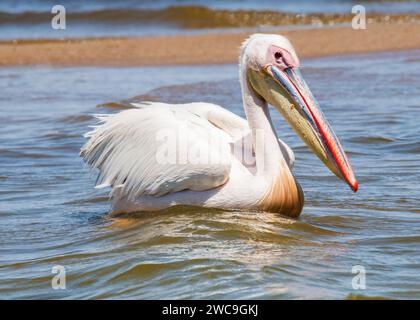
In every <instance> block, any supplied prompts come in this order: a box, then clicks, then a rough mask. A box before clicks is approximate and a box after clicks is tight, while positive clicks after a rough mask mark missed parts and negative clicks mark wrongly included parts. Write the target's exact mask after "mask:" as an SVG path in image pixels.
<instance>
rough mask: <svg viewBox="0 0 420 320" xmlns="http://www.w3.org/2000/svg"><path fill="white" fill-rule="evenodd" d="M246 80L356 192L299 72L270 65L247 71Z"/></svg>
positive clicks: (336, 143) (345, 163) (340, 150)
mask: <svg viewBox="0 0 420 320" xmlns="http://www.w3.org/2000/svg"><path fill="white" fill-rule="evenodd" d="M248 78H249V81H250V83H251V85H252V86H253V88H254V89H255V90H256V91H257V92H258V93H259V94H260V95H261V96H263V97H264V99H265V100H266V101H267V102H268V103H269V104H271V105H273V106H274V107H276V109H278V110H279V112H280V113H281V114H282V115H283V116H284V118H285V119H286V121H287V122H288V123H289V124H290V125H291V127H292V128H293V129H294V130H295V131H296V133H297V134H298V135H299V136H300V137H301V138H302V140H303V141H304V142H305V143H306V144H307V145H308V146H309V147H310V148H311V149H312V151H313V152H314V153H315V154H316V155H317V156H318V157H319V158H320V159H321V161H322V162H323V163H324V164H325V165H326V166H327V167H328V168H329V169H330V170H331V171H332V172H333V173H334V174H335V175H336V176H337V177H339V178H340V179H343V180H344V181H346V182H347V183H348V185H349V186H350V187H351V189H352V190H353V191H354V192H356V191H357V189H358V183H357V180H356V177H355V175H354V173H353V169H352V167H351V165H350V162H349V160H348V158H347V155H346V153H345V152H344V149H343V147H342V146H341V144H340V141H339V140H338V138H337V136H336V135H335V133H334V131H333V129H332V128H331V126H330V125H329V123H328V121H327V119H326V118H325V116H324V115H323V113H322V110H321V108H320V107H319V105H318V103H317V101H316V100H315V98H314V96H313V95H312V92H311V91H310V90H309V88H308V86H307V85H306V82H305V80H304V79H303V78H302V75H301V73H300V71H299V69H298V68H286V69H284V70H281V69H280V68H277V67H276V66H274V65H271V64H270V65H266V66H265V67H264V70H263V72H258V71H255V70H252V69H249V72H248Z"/></svg>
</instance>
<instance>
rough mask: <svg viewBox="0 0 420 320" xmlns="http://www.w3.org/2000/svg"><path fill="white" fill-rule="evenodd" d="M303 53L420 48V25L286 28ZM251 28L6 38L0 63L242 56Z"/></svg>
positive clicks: (162, 61) (132, 62)
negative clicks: (129, 35)
mask: <svg viewBox="0 0 420 320" xmlns="http://www.w3.org/2000/svg"><path fill="white" fill-rule="evenodd" d="M281 34H283V35H285V36H287V37H288V38H289V39H290V40H291V41H292V43H293V44H294V46H295V48H296V49H297V51H298V53H299V55H300V56H301V57H319V56H327V55H338V54H350V53H367V52H376V51H391V50H407V49H420V37H418V36H416V35H418V34H420V24H415V23H411V24H371V25H368V28H367V29H366V30H353V29H352V28H351V27H349V26H346V27H331V28H319V29H299V30H288V31H282V32H281ZM249 35H250V33H245V32H238V33H211V34H204V35H203V34H202V35H182V36H159V37H142V38H97V39H94V38H86V39H72V40H15V41H3V42H0V66H19V65H22V66H23V65H57V66H106V65H110V66H147V65H174V64H179V65H188V64H221V63H234V62H236V61H237V59H238V58H237V57H238V54H239V47H240V45H241V42H242V41H243V40H244V39H245V38H246V37H247V36H249Z"/></svg>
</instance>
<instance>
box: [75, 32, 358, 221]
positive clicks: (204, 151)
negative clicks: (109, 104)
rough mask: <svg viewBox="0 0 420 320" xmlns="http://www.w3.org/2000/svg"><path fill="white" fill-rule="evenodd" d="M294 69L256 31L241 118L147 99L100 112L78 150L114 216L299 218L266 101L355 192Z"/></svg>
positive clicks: (287, 153) (285, 154) (248, 43)
mask: <svg viewBox="0 0 420 320" xmlns="http://www.w3.org/2000/svg"><path fill="white" fill-rule="evenodd" d="M299 66H300V63H299V58H298V56H297V54H296V52H295V49H294V48H293V46H292V44H291V43H290V42H289V40H288V39H287V38H285V37H283V36H281V35H270V34H254V35H252V36H250V37H249V38H248V39H247V40H245V42H244V43H243V44H242V47H241V51H240V58H239V69H240V70H239V77H240V84H241V90H242V100H243V107H244V110H245V114H246V120H245V119H243V118H241V117H239V116H237V115H236V114H234V113H232V112H230V111H228V110H226V109H224V108H222V107H220V106H218V105H214V104H210V103H204V102H195V103H188V104H166V103H156V102H145V103H140V104H133V107H134V108H132V109H128V110H124V111H122V112H120V113H117V114H112V115H97V117H98V118H99V120H100V121H99V123H98V125H96V126H94V127H93V130H91V131H90V132H88V133H87V134H86V136H87V137H88V138H89V140H88V141H87V143H86V144H85V145H84V146H83V147H82V149H81V153H80V154H81V156H82V157H83V158H84V160H85V161H86V162H87V163H88V164H89V165H90V166H91V167H92V168H96V169H99V176H98V184H99V185H98V186H97V187H111V188H112V192H111V195H112V212H113V213H129V212H142V211H154V210H162V209H166V208H169V207H172V206H177V205H182V206H198V207H206V208H217V209H223V210H247V211H250V210H251V211H254V210H255V211H270V212H278V213H280V214H282V215H286V216H289V217H293V218H296V217H298V216H299V215H300V213H301V211H302V208H303V203H304V195H303V191H302V188H301V187H300V185H299V183H298V182H297V181H296V178H295V177H294V175H293V174H292V168H293V163H294V160H295V157H294V154H293V151H292V150H291V149H290V148H289V147H288V146H287V145H286V144H285V143H284V142H283V141H282V140H280V139H279V138H278V137H277V134H276V131H275V130H274V127H273V123H272V120H271V117H270V112H269V108H268V105H271V106H273V107H274V108H275V109H277V111H278V112H280V114H281V115H282V116H283V117H284V118H285V119H286V121H287V122H288V124H289V125H290V126H291V127H292V128H293V129H294V131H295V132H296V133H297V134H298V135H299V136H300V137H301V139H302V140H303V141H304V142H305V143H306V144H307V145H308V146H309V148H310V149H311V150H312V151H313V152H314V153H315V154H316V155H317V156H318V157H319V159H320V160H321V161H322V162H323V163H324V164H325V165H326V166H327V167H328V168H329V169H330V170H331V171H332V172H333V173H334V174H335V175H336V176H337V177H338V178H340V179H342V180H344V181H345V182H346V183H347V184H348V185H349V186H350V188H351V189H352V190H353V191H354V192H356V191H357V188H358V183H357V180H356V178H355V175H354V173H353V170H352V167H351V165H350V162H349V160H348V158H347V156H346V153H345V152H344V150H343V147H342V146H341V144H340V142H339V140H338V138H337V136H336V135H335V133H334V131H333V129H332V128H331V126H330V125H329V123H328V122H327V120H326V118H325V117H324V115H323V113H322V111H321V109H320V107H319V105H318V103H317V101H316V100H315V98H314V96H313V95H312V93H311V91H310V89H309V88H308V86H307V84H306V82H305V81H304V79H303V78H302V75H301V73H300V71H299ZM197 155H198V156H197Z"/></svg>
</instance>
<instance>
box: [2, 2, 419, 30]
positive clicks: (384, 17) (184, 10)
mask: <svg viewBox="0 0 420 320" xmlns="http://www.w3.org/2000/svg"><path fill="white" fill-rule="evenodd" d="M352 18H353V16H352V15H351V14H324V13H311V14H296V13H288V12H279V11H270V10H263V11H260V10H258V11H256V10H221V9H210V8H207V7H203V6H173V7H167V8H163V9H156V10H151V9H103V10H97V11H88V12H86V11H84V12H82V11H79V12H68V13H67V20H68V21H71V22H72V23H89V24H92V23H106V24H120V25H121V24H129V25H132V24H141V25H144V24H154V23H155V24H162V23H163V24H171V25H176V26H178V27H180V28H184V29H202V28H234V27H257V26H283V25H301V24H305V25H307V24H309V25H331V24H337V23H348V22H350V21H351V19H352ZM369 19H370V20H369V21H372V22H414V21H418V20H419V19H420V15H418V14H417V15H410V14H380V13H373V12H372V13H370V14H369ZM50 20H51V13H49V12H39V11H38V12H36V11H27V12H22V13H11V12H5V11H1V12H0V24H37V23H38V24H39V23H47V22H49V21H50Z"/></svg>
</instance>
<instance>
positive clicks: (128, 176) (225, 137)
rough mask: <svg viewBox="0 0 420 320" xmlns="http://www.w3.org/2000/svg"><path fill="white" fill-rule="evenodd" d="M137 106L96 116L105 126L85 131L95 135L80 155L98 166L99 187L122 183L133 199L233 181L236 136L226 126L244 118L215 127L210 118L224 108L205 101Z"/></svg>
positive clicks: (121, 186)
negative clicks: (233, 156) (230, 177)
mask: <svg viewBox="0 0 420 320" xmlns="http://www.w3.org/2000/svg"><path fill="white" fill-rule="evenodd" d="M136 107H139V108H136V109H130V110H126V111H122V112H120V113H118V114H114V115H99V116H97V117H98V118H99V119H100V120H101V123H100V125H98V126H95V127H94V129H93V130H92V131H91V132H89V133H87V134H86V136H87V137H89V138H90V139H89V141H88V142H87V143H86V144H85V145H84V146H83V147H82V150H81V156H82V157H83V158H84V159H85V161H86V162H87V163H89V164H90V165H91V166H92V167H93V168H97V169H99V171H100V173H99V177H98V181H99V183H100V186H112V187H117V186H118V187H120V189H121V191H122V194H123V195H126V196H128V197H136V196H139V195H154V196H161V195H164V194H167V193H171V192H176V191H181V190H185V189H190V190H196V191H201V190H208V189H212V188H215V187H218V186H220V185H222V184H224V183H225V182H226V181H227V180H228V178H229V173H230V170H231V163H232V158H231V157H232V155H231V154H232V153H231V144H232V136H231V135H230V134H229V133H228V132H227V131H229V130H227V131H226V130H224V129H223V127H224V126H225V127H226V128H227V127H230V126H231V125H232V124H231V122H232V121H233V122H235V121H238V123H239V124H235V125H236V126H238V125H239V126H242V125H243V122H241V120H238V119H241V118H239V117H237V116H234V117H233V120H225V122H226V123H225V124H223V123H224V122H223V121H222V122H220V121H219V122H220V123H219V125H215V124H214V123H213V122H212V121H211V120H210V118H213V117H216V116H215V115H213V113H215V114H216V115H218V116H219V117H222V118H224V116H226V114H224V116H223V115H221V114H220V112H222V113H223V112H224V111H225V110H224V109H223V108H221V107H218V106H217V107H216V106H214V105H210V104H201V103H197V104H188V105H167V104H161V103H152V104H149V105H144V104H142V105H136ZM219 108H220V109H219ZM210 109H211V110H213V113H212V112H210ZM226 112H227V113H230V112H228V111H226ZM230 114H231V115H233V114H232V113H230ZM228 117H229V116H228ZM235 125H232V127H233V126H235Z"/></svg>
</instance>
